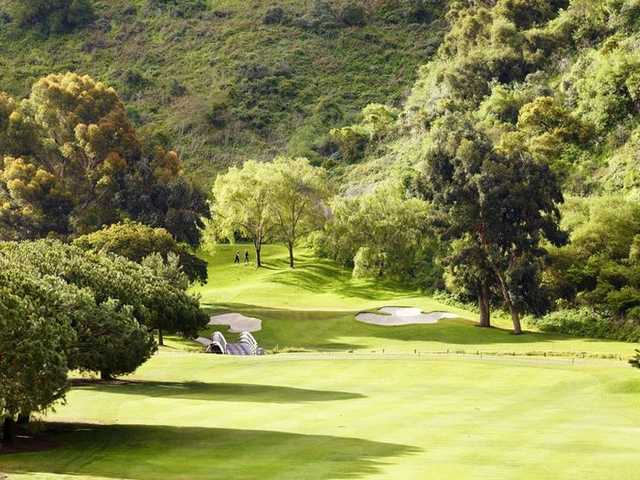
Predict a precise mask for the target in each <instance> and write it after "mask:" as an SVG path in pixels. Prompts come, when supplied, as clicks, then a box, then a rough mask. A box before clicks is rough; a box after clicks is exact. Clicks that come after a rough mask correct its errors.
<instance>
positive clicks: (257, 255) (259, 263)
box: [256, 245, 262, 268]
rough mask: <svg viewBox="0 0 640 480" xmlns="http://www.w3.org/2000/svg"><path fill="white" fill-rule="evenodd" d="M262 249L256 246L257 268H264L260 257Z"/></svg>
mask: <svg viewBox="0 0 640 480" xmlns="http://www.w3.org/2000/svg"><path fill="white" fill-rule="evenodd" d="M261 250H262V247H259V246H258V245H256V267H258V268H260V267H261V266H262V258H261V257H260V251H261Z"/></svg>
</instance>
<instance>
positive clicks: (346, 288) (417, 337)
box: [197, 245, 635, 357]
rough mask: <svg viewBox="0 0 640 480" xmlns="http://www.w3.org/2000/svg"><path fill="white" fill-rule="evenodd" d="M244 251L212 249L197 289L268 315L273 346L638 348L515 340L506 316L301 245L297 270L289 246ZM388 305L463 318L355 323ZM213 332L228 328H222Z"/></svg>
mask: <svg viewBox="0 0 640 480" xmlns="http://www.w3.org/2000/svg"><path fill="white" fill-rule="evenodd" d="M245 249H247V248H246V247H245V246H242V245H241V246H229V245H219V246H216V247H215V248H213V251H212V252H211V253H209V254H207V255H205V256H206V258H207V260H208V261H209V264H210V269H209V278H210V282H209V283H208V285H206V286H204V287H199V288H197V291H198V293H199V294H200V295H202V300H203V303H204V304H205V305H207V306H208V307H209V308H210V310H211V311H212V313H220V312H227V311H232V312H240V313H243V314H246V315H250V316H255V317H258V318H260V319H262V320H263V331H261V332H258V333H256V335H255V336H256V337H257V338H258V340H259V342H260V343H261V344H262V345H263V346H264V347H265V348H268V349H274V348H278V349H281V350H282V349H307V350H320V351H325V350H330V351H332V350H358V351H367V352H371V351H376V352H381V351H382V350H383V349H384V351H385V352H387V353H389V352H414V351H417V352H433V351H440V352H446V351H449V352H465V353H475V352H490V353H503V354H505V353H519V354H539V355H542V354H544V353H545V352H548V353H549V354H554V355H562V354H564V355H579V356H582V355H613V356H621V357H627V356H630V355H631V354H632V353H633V351H634V348H635V345H633V344H628V343H620V342H613V341H601V340H593V339H576V338H571V337H566V336H562V335H549V334H542V333H538V332H529V333H527V334H526V335H523V336H519V337H517V336H514V335H512V334H511V331H510V322H509V320H508V319H504V318H500V317H499V318H496V319H495V324H496V325H497V327H499V328H494V329H491V330H485V329H480V328H477V327H476V326H475V321H476V315H475V314H473V313H472V312H468V311H464V310H460V309H457V308H455V307H451V306H448V305H443V304H441V303H439V302H436V301H434V300H433V299H432V298H430V297H428V296H426V295H424V294H423V293H421V292H418V291H415V290H407V289H406V288H402V286H400V285H398V284H394V283H385V284H382V285H381V284H380V283H378V282H375V281H366V280H356V279H353V278H352V277H351V274H350V272H349V271H347V270H345V269H342V268H340V267H338V266H337V265H336V264H335V263H333V262H331V261H328V260H323V259H318V258H314V257H313V256H311V255H310V254H309V252H308V251H305V250H303V249H302V250H301V251H300V252H299V254H298V265H297V267H296V269H295V270H291V269H290V268H288V266H287V265H288V264H287V257H286V251H285V249H284V248H282V247H279V246H271V245H269V246H266V247H265V252H264V259H265V267H264V268H262V269H256V268H255V267H253V266H245V265H234V264H233V255H234V253H235V251H236V250H241V251H242V252H244V250H245ZM249 251H250V252H251V250H249ZM251 253H252V252H251ZM252 255H253V254H252ZM385 305H394V306H415V307H421V308H422V309H424V310H425V311H441V310H445V311H452V312H455V313H458V314H459V315H460V316H461V319H459V320H444V321H440V322H439V323H438V324H437V325H415V326H403V327H380V326H374V325H367V324H364V323H360V322H357V321H356V320H355V315H356V313H358V312H359V311H362V310H372V309H375V308H378V307H381V306H385ZM213 329H214V328H213V327H212V328H210V329H209V331H212V330H213ZM215 329H218V330H224V329H223V327H219V326H218V327H215Z"/></svg>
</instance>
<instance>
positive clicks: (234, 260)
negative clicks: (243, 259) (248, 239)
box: [233, 250, 240, 263]
mask: <svg viewBox="0 0 640 480" xmlns="http://www.w3.org/2000/svg"><path fill="white" fill-rule="evenodd" d="M233 263H240V250H238V251H237V252H236V256H235V258H234V259H233Z"/></svg>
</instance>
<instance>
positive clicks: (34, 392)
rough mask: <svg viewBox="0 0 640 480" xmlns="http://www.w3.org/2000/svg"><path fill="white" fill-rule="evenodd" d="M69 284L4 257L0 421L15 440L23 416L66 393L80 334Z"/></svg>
mask: <svg viewBox="0 0 640 480" xmlns="http://www.w3.org/2000/svg"><path fill="white" fill-rule="evenodd" d="M71 290H72V289H70V288H69V286H68V285H67V284H66V283H65V282H63V281H61V280H60V279H58V278H55V277H43V276H41V275H39V274H37V272H35V271H34V270H33V269H31V268H29V266H27V265H24V264H20V263H16V262H12V261H10V260H9V259H7V258H5V257H3V256H0V420H2V423H3V442H5V443H11V442H12V441H13V439H14V435H15V432H14V426H15V421H16V418H17V417H18V415H20V414H29V413H31V412H39V411H43V410H46V409H47V408H49V407H50V406H51V405H52V404H53V403H55V402H56V401H57V400H60V399H61V398H63V397H64V394H65V392H66V389H67V370H68V355H69V354H70V352H71V351H72V349H73V348H75V344H76V340H77V335H76V334H75V332H74V331H73V329H72V327H71V321H70V314H71V312H74V308H73V307H74V306H73V303H74V301H73V295H72V294H71V295H70V293H71Z"/></svg>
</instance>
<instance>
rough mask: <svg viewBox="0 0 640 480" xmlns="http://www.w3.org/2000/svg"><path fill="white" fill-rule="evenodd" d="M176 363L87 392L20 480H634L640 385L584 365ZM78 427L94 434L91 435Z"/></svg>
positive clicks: (157, 362) (602, 367) (291, 359)
mask: <svg viewBox="0 0 640 480" xmlns="http://www.w3.org/2000/svg"><path fill="white" fill-rule="evenodd" d="M528 362H531V363H527V361H516V360H512V359H502V360H485V361H479V360H464V359H440V360H439V359H421V360H417V359H414V358H411V357H404V358H403V357H399V358H384V357H382V356H381V355H378V356H371V357H369V358H366V357H365V358H350V356H349V355H348V354H338V355H336V358H328V357H327V356H326V355H320V356H309V355H295V354H285V355H274V356H269V357H265V358H223V357H218V356H206V355H197V354H189V353H183V352H179V353H174V354H171V353H168V352H163V353H162V354H161V355H158V356H156V357H155V358H154V359H153V360H152V361H150V362H149V363H148V364H147V365H146V366H145V367H143V368H142V369H140V371H139V373H138V374H137V375H136V376H135V377H133V378H132V379H130V380H131V381H132V383H130V384H124V385H89V386H84V387H79V388H76V389H74V390H73V391H72V392H71V394H70V395H69V402H68V405H67V406H65V407H62V408H60V409H59V410H58V412H57V413H55V414H53V415H51V416H50V417H49V418H48V419H49V420H50V421H56V422H64V423H62V425H61V426H60V428H62V431H60V432H59V433H57V434H55V435H53V440H54V441H55V442H56V443H57V444H58V447H57V448H56V449H54V450H50V451H44V452H34V453H23V454H17V455H9V456H4V457H0V466H1V467H0V470H3V471H7V472H10V473H11V474H10V477H9V478H11V479H14V478H15V479H22V478H38V479H56V480H58V479H60V478H65V477H62V476H59V475H62V474H64V475H73V478H74V479H103V478H126V479H135V480H146V479H149V480H151V479H153V480H156V479H167V480H174V479H176V480H177V479H185V480H186V479H193V480H197V479H203V480H204V479H206V480H211V479H223V478H234V479H247V480H249V479H273V480H283V479H291V480H298V479H306V480H327V479H346V478H352V479H354V478H367V479H403V478H407V479H409V478H434V479H443V478H451V479H465V480H469V479H482V480H484V479H494V478H495V479H501V480H502V479H518V480H523V479H536V480H537V479H541V478H554V479H576V478H582V479H632V478H637V476H636V475H637V472H638V471H639V469H640V442H638V440H640V376H639V375H638V372H636V371H634V370H632V369H631V368H623V367H622V366H620V364H619V363H616V362H612V361H597V362H591V363H585V364H581V363H576V364H575V365H572V364H571V363H570V362H566V361H557V362H559V363H554V362H552V361H549V360H543V359H529V360H528ZM78 422H80V423H81V424H78Z"/></svg>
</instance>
